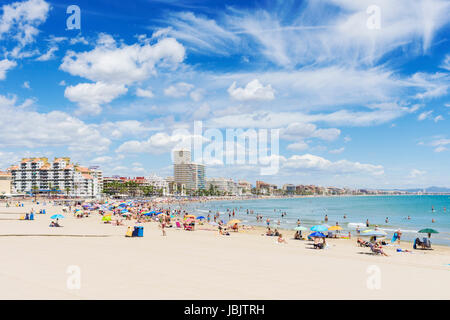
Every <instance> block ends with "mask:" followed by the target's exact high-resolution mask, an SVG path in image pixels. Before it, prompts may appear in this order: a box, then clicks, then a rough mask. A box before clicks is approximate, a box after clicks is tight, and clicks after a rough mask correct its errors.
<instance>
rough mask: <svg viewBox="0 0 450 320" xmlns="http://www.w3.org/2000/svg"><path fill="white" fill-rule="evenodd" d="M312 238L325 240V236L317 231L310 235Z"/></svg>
mask: <svg viewBox="0 0 450 320" xmlns="http://www.w3.org/2000/svg"><path fill="white" fill-rule="evenodd" d="M309 236H310V237H311V238H325V235H324V234H323V233H322V232H319V231H316V232H313V233H311V234H310V235H309Z"/></svg>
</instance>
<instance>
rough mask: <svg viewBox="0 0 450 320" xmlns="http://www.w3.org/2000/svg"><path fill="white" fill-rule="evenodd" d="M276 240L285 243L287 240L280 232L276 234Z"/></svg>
mask: <svg viewBox="0 0 450 320" xmlns="http://www.w3.org/2000/svg"><path fill="white" fill-rule="evenodd" d="M277 241H278V243H287V241H286V240H285V239H283V235H282V234H281V233H280V234H278V239H277Z"/></svg>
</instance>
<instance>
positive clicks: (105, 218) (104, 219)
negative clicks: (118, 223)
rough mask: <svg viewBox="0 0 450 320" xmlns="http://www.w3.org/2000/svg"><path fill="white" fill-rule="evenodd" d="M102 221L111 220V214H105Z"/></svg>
mask: <svg viewBox="0 0 450 320" xmlns="http://www.w3.org/2000/svg"><path fill="white" fill-rule="evenodd" d="M102 221H111V216H104V217H103V218H102Z"/></svg>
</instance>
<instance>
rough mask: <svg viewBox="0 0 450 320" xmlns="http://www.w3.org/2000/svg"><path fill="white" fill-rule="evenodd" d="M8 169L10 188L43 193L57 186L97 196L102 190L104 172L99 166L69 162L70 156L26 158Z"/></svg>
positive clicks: (73, 193)
mask: <svg viewBox="0 0 450 320" xmlns="http://www.w3.org/2000/svg"><path fill="white" fill-rule="evenodd" d="M9 171H10V172H11V175H12V186H13V191H14V192H17V193H24V192H40V193H45V192H49V191H52V190H59V191H60V192H61V193H63V194H67V195H70V196H78V197H97V196H100V195H101V193H102V192H103V176H102V172H101V170H100V169H99V168H98V167H95V168H93V169H88V168H85V167H81V166H79V165H75V164H72V163H71V162H70V158H55V159H54V160H53V162H49V160H48V158H25V159H22V161H21V163H20V164H19V165H17V166H12V167H11V168H10V169H9Z"/></svg>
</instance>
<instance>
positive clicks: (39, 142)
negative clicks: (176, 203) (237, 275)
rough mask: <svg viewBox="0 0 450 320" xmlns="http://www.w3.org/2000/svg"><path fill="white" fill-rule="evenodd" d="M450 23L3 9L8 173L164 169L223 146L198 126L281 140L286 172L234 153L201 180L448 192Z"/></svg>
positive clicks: (271, 155)
mask: <svg viewBox="0 0 450 320" xmlns="http://www.w3.org/2000/svg"><path fill="white" fill-rule="evenodd" d="M70 5H76V6H78V7H79V8H80V14H79V18H80V19H79V21H80V24H79V26H80V28H77V27H76V23H75V28H72V27H71V25H70V23H69V26H68V21H67V20H68V19H69V22H76V21H78V20H76V19H75V20H73V19H71V16H72V15H73V11H71V10H69V13H67V9H68V7H69V6H70ZM449 17H450V1H444V0H397V1H392V0H379V1H377V0H369V1H365V0H359V1H354V0H309V1H308V0H303V1H300V0H297V1H286V0H283V1H175V0H167V1H163V0H159V1H150V0H135V1H125V2H124V1H115V0H96V1H81V0H78V1H70V2H69V1H59V0H58V1H45V0H26V1H17V2H14V1H0V42H1V47H0V49H1V53H0V54H1V55H0V112H1V115H0V170H5V169H7V168H8V167H9V166H10V165H12V164H14V163H17V162H18V161H19V160H20V159H21V158H22V157H31V156H44V157H49V158H53V157H61V156H69V157H71V158H72V159H73V160H74V161H75V162H76V163H79V164H82V165H85V166H91V165H99V166H100V167H101V168H102V169H103V171H104V174H105V175H106V176H108V175H123V176H146V175H149V174H152V173H156V174H158V175H160V176H163V177H165V176H170V175H172V170H173V169H172V159H171V151H172V150H173V149H177V148H179V147H180V145H182V146H186V145H187V144H188V143H190V142H192V141H194V140H196V141H200V143H202V145H203V146H204V147H207V146H208V145H211V144H212V141H215V139H216V138H217V137H215V138H213V137H211V136H208V135H207V134H202V135H196V134H195V133H194V123H195V122H196V121H197V122H201V124H202V126H203V128H204V130H206V129H209V130H216V131H214V132H216V133H217V132H219V133H222V134H223V135H225V132H226V131H225V130H226V129H242V130H244V131H245V130H255V131H256V132H260V131H262V130H264V129H267V130H269V131H268V132H275V130H278V131H277V132H278V134H279V150H278V152H274V150H275V149H274V148H272V145H271V144H270V145H269V146H268V147H267V148H266V149H268V150H269V152H268V153H267V154H266V156H267V159H275V158H276V160H277V163H278V167H277V168H278V169H277V172H276V174H270V175H261V170H260V169H261V168H260V167H261V163H262V162H263V158H262V157H261V159H260V160H261V163H258V164H259V165H254V164H252V163H243V164H233V163H230V161H226V159H225V154H226V152H227V151H226V150H225V151H224V157H223V159H224V160H223V161H212V162H205V163H206V164H207V168H206V175H207V177H227V178H233V179H236V180H238V179H245V180H248V181H250V182H253V183H254V181H255V180H264V181H267V182H271V183H276V184H284V183H293V184H316V185H323V186H339V187H350V188H383V189H384V188H409V187H427V186H432V185H435V186H443V187H450V170H449V169H450V161H449V160H450V129H449V124H450V122H449V119H450V97H449V86H450V74H449V72H450V50H449V49H450V44H449V39H448V35H449V34H450V32H449V31H450V24H449ZM218 136H220V135H219V134H218ZM240 147H242V146H240V145H237V146H236V148H237V150H239V148H240ZM268 150H264V151H268ZM244 151H245V149H244ZM214 155H216V156H217V154H216V153H214ZM267 159H266V160H267ZM194 160H196V161H201V159H194ZM219 160H220V159H219Z"/></svg>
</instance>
